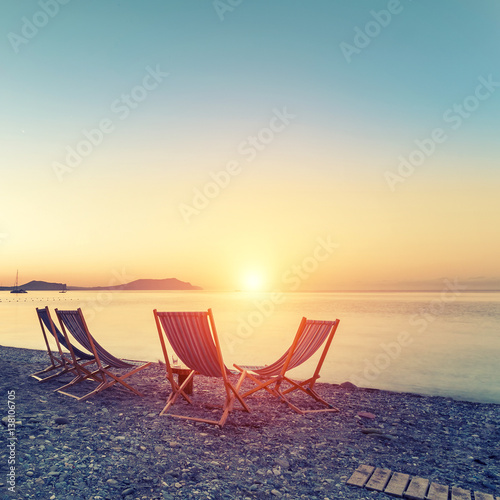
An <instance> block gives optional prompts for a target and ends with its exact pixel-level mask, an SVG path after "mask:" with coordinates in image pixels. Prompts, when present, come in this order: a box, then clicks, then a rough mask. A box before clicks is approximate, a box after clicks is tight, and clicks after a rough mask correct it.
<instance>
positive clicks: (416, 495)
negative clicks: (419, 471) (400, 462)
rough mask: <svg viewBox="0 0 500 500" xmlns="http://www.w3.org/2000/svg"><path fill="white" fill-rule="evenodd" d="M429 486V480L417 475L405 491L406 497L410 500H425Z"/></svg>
mask: <svg viewBox="0 0 500 500" xmlns="http://www.w3.org/2000/svg"><path fill="white" fill-rule="evenodd" d="M428 486H429V480H428V479H424V478H423V477H418V476H415V477H414V478H413V479H412V480H411V482H410V484H409V486H408V488H407V489H406V491H405V492H404V493H403V496H404V497H405V498H409V499H410V500H425V494H426V493H427V488H428Z"/></svg>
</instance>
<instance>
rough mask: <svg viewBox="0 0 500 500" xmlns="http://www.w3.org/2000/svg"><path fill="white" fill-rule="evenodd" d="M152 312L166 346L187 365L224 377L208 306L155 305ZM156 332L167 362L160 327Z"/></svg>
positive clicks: (207, 373) (219, 351)
mask: <svg viewBox="0 0 500 500" xmlns="http://www.w3.org/2000/svg"><path fill="white" fill-rule="evenodd" d="M154 315H155V318H157V324H158V321H159V323H160V324H161V326H162V327H163V331H164V333H165V336H166V337H167V340H168V342H169V344H170V346H171V347H172V349H173V350H174V352H175V353H176V354H177V356H178V357H179V359H180V360H181V361H182V362H183V363H184V364H185V365H186V366H187V367H189V368H191V369H192V370H195V371H197V372H198V373H200V374H201V375H206V376H207V377H223V378H225V377H226V375H227V374H228V373H229V370H228V369H227V367H226V366H225V365H224V361H223V360H222V353H221V350H220V344H219V339H218V337H217V331H216V330H215V323H214V321H213V316H212V311H211V310H210V309H209V310H208V312H205V311H203V312H158V311H156V309H155V310H154ZM158 334H159V335H160V341H161V343H162V347H163V348H164V354H165V359H166V361H167V363H168V356H167V353H166V350H165V344H164V341H163V338H162V336H161V335H162V334H161V330H160V328H158Z"/></svg>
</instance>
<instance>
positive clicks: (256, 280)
mask: <svg viewBox="0 0 500 500" xmlns="http://www.w3.org/2000/svg"><path fill="white" fill-rule="evenodd" d="M242 286H243V290H244V291H246V292H258V291H260V290H262V289H263V287H264V277H263V276H262V274H261V273H259V272H258V271H248V272H247V273H245V274H244V276H243V280H242Z"/></svg>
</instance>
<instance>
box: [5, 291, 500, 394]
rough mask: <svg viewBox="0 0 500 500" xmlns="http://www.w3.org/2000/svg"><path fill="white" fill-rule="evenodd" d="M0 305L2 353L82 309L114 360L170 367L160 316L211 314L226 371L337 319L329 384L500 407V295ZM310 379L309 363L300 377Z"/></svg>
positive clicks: (325, 375) (55, 297)
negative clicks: (48, 316) (45, 320)
mask: <svg viewBox="0 0 500 500" xmlns="http://www.w3.org/2000/svg"><path fill="white" fill-rule="evenodd" d="M0 300H1V302H0V344H2V345H6V346H15V347H28V348H35V349H44V343H43V338H42V335H41V331H40V327H39V325H38V321H37V318H36V314H35V307H42V306H46V305H48V306H49V307H50V308H51V310H53V309H54V308H56V307H57V308H59V309H76V308H77V307H81V308H82V310H83V313H84V315H85V318H86V320H87V323H88V325H89V329H90V331H91V333H92V334H93V335H94V336H95V337H96V338H97V339H98V340H99V342H100V343H101V344H102V345H103V346H105V347H106V348H107V349H108V350H109V351H111V352H113V353H114V354H116V355H118V356H122V357H126V358H131V359H144V360H153V361H156V360H158V359H160V358H161V357H162V353H161V348H160V343H159V340H158V334H157V331H156V326H155V323H154V318H153V309H155V308H156V309H158V310H159V311H183V310H189V311H196V310H207V309H208V308H212V310H213V313H214V317H215V322H216V326H217V330H218V333H219V337H220V339H221V345H222V350H223V354H224V358H225V361H226V364H227V365H228V366H231V365H232V363H233V362H237V363H241V364H252V365H256V364H265V363H270V362H272V361H274V360H275V359H276V358H277V357H279V356H280V355H281V354H282V353H283V351H284V350H285V349H286V348H287V347H288V346H289V344H290V342H291V339H292V337H293V335H294V334H295V331H296V329H297V327H298V325H299V322H300V320H301V318H302V317H303V316H306V317H307V318H310V319H323V320H331V319H336V318H339V319H340V326H339V328H338V330H337V334H336V336H335V338H334V341H333V344H332V347H331V349H330V352H329V355H328V357H327V359H326V362H325V365H324V366H323V370H322V377H321V381H324V382H332V383H341V382H344V381H346V380H350V381H351V382H353V383H355V384H357V385H360V386H363V387H374V388H379V389H389V390H396V391H408V392H417V393H421V394H432V395H443V396H450V397H454V398H459V399H466V400H470V401H482V402H496V403H500V370H499V361H500V293H465V292H463V291H460V290H454V289H453V287H450V288H449V289H448V290H447V291H446V292H441V293H424V292H419V293H395V292H394V293H289V294H281V295H276V294H271V293H263V294H247V293H242V292H240V293H215V292H206V291H196V292H113V293H109V292H104V293H103V292H68V293H66V294H60V293H57V292H29V293H28V294H26V295H24V294H23V295H13V294H9V293H7V292H2V293H0ZM54 318H55V316H54ZM312 364H313V365H314V360H313V361H312ZM311 371H312V368H311V362H310V363H309V364H308V365H304V366H302V367H300V368H298V369H297V370H296V372H295V375H296V376H297V377H298V378H300V377H307V376H308V375H309V374H310V373H311Z"/></svg>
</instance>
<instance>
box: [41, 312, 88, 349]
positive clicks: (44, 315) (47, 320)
mask: <svg viewBox="0 0 500 500" xmlns="http://www.w3.org/2000/svg"><path fill="white" fill-rule="evenodd" d="M36 313H37V315H38V318H39V319H40V321H41V322H43V324H44V325H45V327H46V328H47V330H48V331H49V332H50V333H51V334H52V335H53V336H54V338H55V339H56V342H58V343H59V344H61V345H62V346H63V347H65V348H66V349H68V351H71V349H70V347H69V345H68V342H67V341H66V338H65V337H64V335H63V334H62V333H61V332H60V331H59V329H58V328H57V326H56V325H55V323H54V322H53V321H52V318H51V317H50V313H49V308H48V307H44V308H43V309H39V308H38V307H37V308H36ZM42 328H43V325H42ZM71 347H72V348H73V352H74V353H75V356H76V357H78V358H80V359H94V356H93V355H92V354H89V353H86V352H83V351H81V350H80V349H78V348H77V347H75V346H74V345H71Z"/></svg>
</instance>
